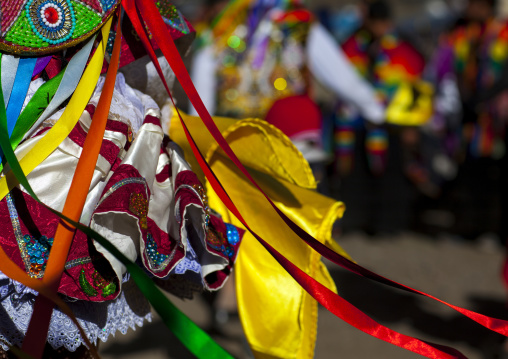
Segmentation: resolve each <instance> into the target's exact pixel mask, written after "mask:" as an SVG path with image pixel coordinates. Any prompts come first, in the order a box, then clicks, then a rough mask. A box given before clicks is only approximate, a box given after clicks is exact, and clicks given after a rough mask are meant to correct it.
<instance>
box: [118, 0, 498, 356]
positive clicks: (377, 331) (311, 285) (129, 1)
mask: <svg viewBox="0 0 508 359" xmlns="http://www.w3.org/2000/svg"><path fill="white" fill-rule="evenodd" d="M123 6H124V8H125V10H126V13H127V15H128V16H129V18H130V19H131V21H132V23H133V26H134V28H135V29H136V31H137V32H138V34H139V35H140V37H141V40H142V42H143V44H144V45H145V47H146V49H147V51H148V54H149V56H150V57H151V59H152V61H153V62H154V64H155V65H156V68H157V70H158V72H159V75H160V76H161V78H162V80H163V82H165V81H164V77H163V75H162V71H161V70H160V67H159V64H158V61H157V58H156V56H155V53H154V51H153V49H152V46H151V44H150V42H149V40H148V37H147V36H146V29H145V27H144V26H142V25H141V22H140V19H139V16H140V13H143V14H144V16H143V17H142V18H143V20H144V21H145V23H146V24H147V26H148V29H149V31H150V33H151V34H152V36H153V37H154V38H155V40H156V41H157V44H158V45H159V47H160V49H161V50H162V52H163V54H164V55H165V57H166V59H167V60H168V62H169V64H170V65H171V67H172V69H173V71H174V73H175V75H176V77H177V78H178V80H179V82H180V83H181V85H182V87H183V88H184V90H185V92H186V93H187V95H188V96H189V98H190V100H191V102H192V104H193V105H194V108H196V110H197V112H198V113H199V115H200V116H201V119H202V121H203V123H204V124H205V126H206V127H207V128H208V131H209V132H210V133H211V135H212V136H213V137H214V139H215V140H216V141H217V143H218V144H219V146H220V147H221V148H222V150H223V151H224V152H225V153H226V154H227V155H228V157H229V158H230V159H231V160H232V161H233V163H235V165H236V166H237V167H238V168H239V169H240V171H241V172H242V173H243V174H244V175H245V176H246V177H247V178H248V179H249V181H250V182H251V183H252V184H253V185H254V186H255V187H257V188H258V189H259V191H260V192H261V193H262V194H263V195H264V196H265V198H266V199H267V200H268V202H269V203H270V204H271V205H272V207H273V208H274V209H275V211H276V212H277V213H278V214H279V216H280V217H281V218H282V219H283V220H284V221H285V222H286V224H287V225H288V226H289V227H290V228H291V229H292V230H293V231H294V232H295V233H296V234H297V235H298V236H299V237H300V238H301V239H303V240H304V241H305V242H306V243H307V244H308V245H309V246H311V247H312V248H313V249H315V250H316V251H317V252H318V253H320V254H321V255H323V256H324V257H325V258H328V259H329V260H331V261H332V262H334V263H336V264H338V265H340V266H342V267H343V268H345V269H347V270H349V271H351V272H353V273H355V274H358V275H361V276H364V277H367V278H369V279H372V280H374V281H377V282H380V283H383V284H385V285H388V286H391V287H395V288H398V289H402V290H404V291H408V292H411V293H415V294H419V295H423V296H426V297H429V298H432V299H434V300H437V301H439V302H441V303H443V304H445V305H447V306H449V307H451V308H453V309H454V310H456V311H458V312H460V313H461V314H463V315H465V316H467V317H469V318H471V319H473V320H474V321H476V322H478V323H479V324H481V325H483V326H485V327H486V328H488V329H490V330H493V331H496V332H498V333H500V334H503V335H505V336H507V335H508V322H507V321H504V320H499V319H494V318H490V317H487V316H484V315H482V314H478V313H475V312H472V311H469V310H467V309H463V308H460V307H457V306H454V305H451V304H448V303H446V302H444V301H442V300H440V299H438V298H435V297H433V296H431V295H428V294H426V293H423V292H421V291H418V290H415V289H413V288H410V287H407V286H404V285H402V284H399V283H397V282H394V281H392V280H389V279H387V278H384V277H382V276H380V275H378V274H376V273H373V272H371V271H369V270H367V269H365V268H363V267H361V266H359V265H357V264H356V263H353V262H351V261H350V260H348V259H347V258H345V257H343V256H341V255H339V254H337V253H335V252H334V251H332V250H331V249H329V248H328V247H326V246H325V245H323V244H321V243H320V242H318V241H317V240H316V239H314V238H313V237H312V236H310V235H309V234H308V233H306V232H305V231H304V230H302V229H301V228H300V227H299V226H297V225H296V224H295V223H294V222H292V221H291V220H290V219H289V218H288V217H287V216H286V215H285V214H284V213H282V212H281V211H280V210H279V209H278V208H277V207H276V205H275V204H274V203H273V202H272V201H271V200H270V198H269V197H268V196H267V195H266V194H265V193H264V192H263V191H262V189H261V188H260V187H259V185H258V184H257V183H256V182H255V181H254V179H253V178H252V177H251V175H250V174H249V173H248V171H247V170H246V169H245V168H244V167H243V165H242V164H241V163H240V161H239V160H238V158H237V157H236V156H235V154H234V153H233V151H232V150H231V148H230V147H229V145H228V144H227V142H226V140H225V139H224V137H223V136H222V135H221V133H220V131H219V130H218V128H217V127H216V125H215V123H214V122H213V120H212V118H211V116H210V114H209V113H208V111H207V110H206V108H205V106H204V104H203V103H202V101H201V99H200V97H199V95H198V93H197V91H196V89H195V87H194V85H193V83H192V80H191V79H190V76H189V74H188V72H187V70H186V68H185V66H184V64H183V61H182V59H181V58H180V56H179V55H178V51H177V49H176V46H175V45H174V43H173V41H172V40H171V37H170V36H169V34H168V33H167V30H166V29H165V26H164V22H163V21H162V18H161V17H160V15H159V12H158V10H157V8H156V6H155V5H154V3H153V2H152V1H151V0H124V1H123ZM136 6H137V7H138V8H136ZM138 10H139V11H138ZM141 34H143V35H142V36H141ZM165 86H166V90H167V91H168V94H169V95H170V97H171V93H170V91H169V88H168V87H167V84H165ZM171 99H172V98H171ZM172 100H173V99H172ZM177 112H178V110H177ZM178 115H179V117H180V120H181V121H182V124H183V126H184V131H185V134H186V136H187V139H188V141H189V143H190V145H191V148H192V151H193V153H194V155H195V156H196V158H197V160H198V162H199V164H200V166H201V167H202V169H203V171H204V173H205V175H206V177H207V179H208V181H209V182H210V184H211V185H212V187H213V188H214V190H215V191H216V193H217V194H218V196H219V197H220V198H221V200H222V201H223V202H224V204H225V205H226V206H227V207H228V209H229V210H230V211H231V212H232V213H233V214H234V215H235V216H236V217H237V218H238V219H239V220H240V221H241V222H242V223H243V225H244V226H245V227H246V228H247V229H248V230H249V231H250V232H251V233H252V234H253V235H254V236H255V237H256V238H257V239H258V240H259V241H260V242H261V244H262V245H263V246H264V247H265V248H266V249H267V250H268V251H269V252H270V253H271V254H272V255H273V256H274V257H275V259H276V260H277V261H278V262H279V263H280V264H281V265H282V266H283V267H284V268H285V269H286V271H288V273H290V274H291V275H292V276H293V278H294V279H295V280H296V281H297V282H298V283H299V284H300V285H301V286H302V287H303V288H304V289H305V290H306V291H308V292H309V293H310V294H311V295H312V296H313V297H314V298H315V299H316V300H317V301H318V302H319V303H321V304H322V305H323V306H325V307H326V308H327V309H328V310H330V311H331V312H332V313H334V314H335V315H337V316H338V317H340V318H341V319H343V320H345V321H346V322H348V323H349V324H351V325H353V326H355V327H356V328H358V329H360V330H362V331H364V332H366V333H368V334H370V335H373V336H375V337H377V338H379V339H382V340H385V341H387V342H390V343H392V344H394V345H397V346H400V347H402V348H405V349H407V350H410V351H413V352H415V353H418V354H421V355H424V356H427V357H430V358H435V357H445V358H463V357H464V356H463V355H462V354H461V353H459V352H458V351H456V350H455V349H452V348H448V347H444V346H440V345H437V344H432V343H427V342H423V341H420V340H418V339H415V338H411V337H408V336H405V335H403V334H400V333H397V332H394V331H392V330H390V329H388V328H386V327H384V326H382V325H380V324H378V323H376V322H375V321H373V320H372V319H371V318H369V317H368V316H367V315H365V314H364V313H362V312H361V311H359V310H358V309H357V308H355V307H354V306H352V305H351V304H350V303H348V302H347V301H345V300H344V299H343V298H341V297H340V296H338V295H337V294H335V293H333V292H331V291H330V290H328V289H327V288H326V287H324V286H323V285H321V284H320V283H319V282H317V281H316V280H314V279H313V278H311V277H310V276H308V275H307V274H306V273H304V272H303V271H301V270H300V269H299V268H298V267H296V266H295V265H294V264H293V263H291V262H290V261H289V260H287V259H286V258H285V257H284V256H282V255H281V254H280V253H278V252H277V251H276V250H275V249H274V248H273V247H271V246H270V245H269V244H268V243H267V242H266V241H264V240H263V239H262V238H261V237H259V236H258V235H257V234H256V233H254V232H253V231H252V230H251V229H250V228H249V226H248V225H247V223H246V222H245V220H244V219H243V218H242V216H241V214H240V213H239V211H238V209H237V208H236V206H235V205H234V203H233V202H232V201H231V199H230V198H229V196H228V195H227V193H226V191H225V190H224V188H223V186H222V185H221V184H220V182H219V181H218V179H217V178H216V177H215V174H214V173H213V171H212V170H211V168H210V167H209V166H208V164H207V163H206V161H205V159H204V158H203V156H202V155H201V153H200V152H199V150H198V148H197V146H196V144H195V142H194V140H193V139H192V136H191V135H190V133H189V131H188V129H187V127H186V126H185V123H184V121H183V119H182V117H181V116H180V113H179V112H178Z"/></svg>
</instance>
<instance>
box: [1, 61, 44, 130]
mask: <svg viewBox="0 0 508 359" xmlns="http://www.w3.org/2000/svg"><path fill="white" fill-rule="evenodd" d="M36 63H37V58H36V57H33V58H29V57H28V58H21V59H19V65H18V71H17V72H16V78H15V79H14V86H13V87H12V92H11V96H10V98H9V104H8V105H7V131H8V132H9V136H10V135H11V134H12V130H14V126H15V125H16V121H17V120H18V117H19V114H20V113H21V108H22V107H23V103H24V102H25V97H26V94H27V93H28V88H29V87H30V81H31V80H32V74H33V72H34V69H35V64H36Z"/></svg>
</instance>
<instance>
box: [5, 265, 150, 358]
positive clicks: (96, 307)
mask: <svg viewBox="0 0 508 359" xmlns="http://www.w3.org/2000/svg"><path fill="white" fill-rule="evenodd" d="M36 294H37V293H36V292H34V291H33V290H31V289H29V288H27V287H25V286H23V285H22V284H20V283H18V282H15V281H13V280H11V279H10V278H8V277H6V276H5V275H4V274H3V273H0V304H1V306H0V322H1V323H2V325H1V327H0V346H1V347H2V348H3V349H4V350H8V346H7V344H6V343H8V344H10V345H18V346H21V345H22V343H23V338H24V336H25V333H26V330H27V328H28V324H29V322H30V318H31V316H32V311H33V303H34V301H35V297H36ZM68 304H69V306H70V307H71V309H72V311H73V312H74V314H75V315H76V317H77V318H78V321H79V323H80V324H81V326H82V327H83V329H84V331H85V333H86V334H87V336H88V338H89V339H90V341H91V342H92V343H95V344H96V343H97V340H98V339H100V340H101V341H103V342H105V341H106V340H107V339H108V337H109V336H110V335H113V336H114V335H115V333H116V332H117V331H119V332H121V333H122V334H126V333H127V330H128V329H129V328H132V329H134V330H135V329H136V327H141V326H143V323H144V321H145V320H147V321H151V319H152V316H151V313H150V305H149V303H148V301H147V300H146V299H145V297H144V296H143V295H141V294H140V292H139V290H138V289H137V287H136V286H135V285H134V284H133V283H132V282H131V281H129V282H127V283H126V284H125V285H124V286H123V291H122V293H121V294H120V295H119V297H118V298H117V299H115V300H113V301H108V302H102V303H96V302H88V301H81V300H78V301H75V302H70V303H68ZM47 341H48V343H49V344H50V345H51V346H52V347H53V348H54V349H58V348H61V347H65V349H67V350H69V351H72V352H74V351H76V349H77V348H78V347H80V346H81V345H84V342H83V341H82V339H81V336H80V334H79V331H78V329H77V327H76V326H75V325H74V323H72V321H71V320H70V319H69V317H67V316H66V315H65V314H63V313H62V312H60V311H59V310H58V309H55V310H54V311H53V315H52V317H51V322H50V327H49V332H48V339H47Z"/></svg>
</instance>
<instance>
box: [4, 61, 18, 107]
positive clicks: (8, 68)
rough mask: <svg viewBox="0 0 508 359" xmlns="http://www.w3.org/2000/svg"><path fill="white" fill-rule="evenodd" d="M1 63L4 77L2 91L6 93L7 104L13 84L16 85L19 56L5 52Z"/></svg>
mask: <svg viewBox="0 0 508 359" xmlns="http://www.w3.org/2000/svg"><path fill="white" fill-rule="evenodd" d="M1 64H2V69H1V74H0V76H1V77H2V92H3V94H4V106H5V103H9V98H10V97H11V91H12V86H13V85H14V79H15V78H16V72H17V71H18V66H19V57H16V56H12V55H6V54H4V55H3V56H2V63H1Z"/></svg>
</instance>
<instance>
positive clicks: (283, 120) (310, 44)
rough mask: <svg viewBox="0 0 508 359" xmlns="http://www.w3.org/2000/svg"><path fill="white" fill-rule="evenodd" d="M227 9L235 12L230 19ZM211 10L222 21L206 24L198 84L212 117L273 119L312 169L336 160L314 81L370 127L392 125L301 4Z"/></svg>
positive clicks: (216, 4)
mask: <svg viewBox="0 0 508 359" xmlns="http://www.w3.org/2000/svg"><path fill="white" fill-rule="evenodd" d="M221 5H222V6H226V5H227V6H226V7H225V9H224V10H223V11H220V10H219V9H220V6H221ZM208 8H209V9H210V13H213V14H217V13H219V15H218V16H217V17H216V18H214V19H210V17H208V18H206V20H207V21H208V28H207V29H206V30H202V31H201V37H200V38H201V40H200V48H198V49H197V51H196V54H195V57H194V62H193V66H192V69H193V70H192V77H193V81H194V83H195V85H196V88H197V90H198V92H199V93H200V95H201V97H202V98H203V100H204V101H205V105H206V107H207V108H208V110H209V111H210V112H211V113H213V114H216V115H219V116H229V117H233V118H238V119H241V118H248V117H255V118H261V119H266V120H267V121H269V122H270V123H272V124H274V125H275V126H277V127H279V128H280V129H282V130H283V131H284V132H285V134H286V135H288V136H289V137H290V138H291V139H292V140H293V142H294V143H295V144H296V145H297V147H298V148H299V149H300V150H301V151H302V152H303V154H304V156H305V158H306V159H308V160H309V161H310V162H311V163H322V162H323V161H326V159H327V158H328V156H327V155H326V154H325V153H324V152H323V150H322V144H321V132H320V128H321V124H320V123H321V118H320V117H321V115H320V114H319V113H317V112H316V110H317V111H319V109H318V108H317V107H316V106H315V105H314V104H313V103H312V95H313V94H312V88H311V81H310V78H311V75H312V76H314V77H315V78H316V79H317V80H318V81H319V82H320V83H322V84H323V85H324V86H325V87H326V88H328V89H329V90H330V91H331V92H333V93H334V94H335V95H336V96H338V97H340V98H341V99H343V100H344V101H345V102H347V103H351V104H353V106H354V107H355V108H356V109H358V111H360V112H361V113H362V115H363V116H364V117H365V118H366V119H367V120H368V121H371V122H372V123H376V124H379V123H382V122H383V121H384V107H383V106H382V104H381V103H380V102H379V101H378V100H377V99H376V97H375V95H374V91H373V89H372V88H371V87H370V86H369V85H368V84H367V83H366V82H365V81H363V80H362V79H361V78H360V77H359V76H358V75H357V74H356V72H355V70H354V68H353V66H351V64H350V63H349V61H348V60H347V58H346V57H345V56H344V54H343V53H342V52H341V51H340V49H337V47H336V45H335V41H334V39H333V37H332V36H331V35H330V34H329V33H328V32H327V31H326V30H325V29H324V27H323V26H322V25H321V24H319V23H318V22H317V21H315V18H314V16H313V15H312V14H311V13H310V12H309V11H308V10H306V9H305V8H304V6H303V4H302V3H301V2H300V1H268V0H252V1H251V0H236V1H232V2H230V3H226V2H224V1H214V0H211V1H209V3H208ZM205 13H208V11H205ZM198 28H201V29H202V26H198ZM278 100H281V101H282V102H281V103H278ZM274 103H276V106H275V109H274V110H273V112H272V113H271V114H270V115H268V116H267V114H269V110H270V109H271V108H272V106H273V105H274ZM299 108H302V112H301V113H299V110H298V109H299ZM286 109H291V112H290V113H291V115H287V116H282V117H281V116H280V114H289V112H287V111H286ZM306 109H307V110H308V111H307V110H306ZM191 113H193V112H192V111H191ZM304 113H305V114H306V115H305V116H304V115H303V114H304ZM275 114H277V116H275ZM316 119H317V122H316ZM310 128H312V131H309V129H310ZM306 134H307V135H308V136H306ZM295 135H296V136H295Z"/></svg>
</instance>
